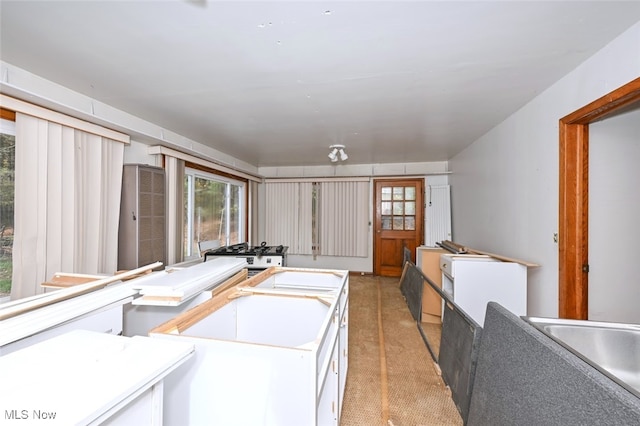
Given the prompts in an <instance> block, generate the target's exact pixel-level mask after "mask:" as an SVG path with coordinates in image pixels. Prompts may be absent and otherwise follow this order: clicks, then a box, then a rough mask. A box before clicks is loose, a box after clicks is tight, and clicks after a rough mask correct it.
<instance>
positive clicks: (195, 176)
mask: <svg viewBox="0 0 640 426" xmlns="http://www.w3.org/2000/svg"><path fill="white" fill-rule="evenodd" d="M245 188H246V184H245V183H244V182H240V181H236V180H233V179H231V178H226V177H224V176H219V175H215V174H213V173H207V172H203V171H201V170H196V169H191V168H186V169H185V178H184V206H185V210H184V236H185V238H184V248H183V250H184V258H185V259H189V258H194V257H197V256H198V255H199V250H198V243H199V242H200V241H211V240H217V241H219V242H220V245H221V246H226V245H231V244H238V243H241V242H244V240H245V230H244V217H245V216H246V214H245V210H246V207H245V202H244V200H245V192H246V190H245Z"/></svg>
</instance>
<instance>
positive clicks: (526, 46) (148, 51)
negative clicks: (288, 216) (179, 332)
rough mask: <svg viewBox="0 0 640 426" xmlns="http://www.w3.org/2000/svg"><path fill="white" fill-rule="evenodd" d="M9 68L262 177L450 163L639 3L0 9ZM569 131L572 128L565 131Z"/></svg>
mask: <svg viewBox="0 0 640 426" xmlns="http://www.w3.org/2000/svg"><path fill="white" fill-rule="evenodd" d="M0 8H1V9H0V16H1V22H0V24H1V29H0V37H1V40H0V42H1V44H0V59H1V60H2V61H4V62H7V63H9V64H12V65H15V66H17V67H20V68H23V69H25V70H28V71H30V72H32V73H34V74H37V75H39V76H41V77H44V78H46V79H48V80H51V81H54V82H56V83H59V84H61V85H63V86H66V87H68V88H70V89H73V90H75V91H77V92H80V93H83V94H85V95H87V96H90V97H92V98H94V99H97V100H99V101H102V102H105V103H107V104H109V105H112V106H114V107H116V108H118V109H120V110H123V111H126V112H129V113H131V114H134V115H136V116H138V117H141V118H143V119H145V120H148V121H151V122H153V123H155V124H158V125H160V126H162V127H164V128H166V129H169V130H172V131H174V132H176V133H178V134H180V135H182V136H185V137H187V138H189V139H191V140H194V141H196V142H199V143H202V144H205V145H210V146H211V147H213V148H215V149H217V150H218V151H221V152H224V153H226V154H229V155H232V156H234V157H236V158H237V159H240V160H242V161H245V162H248V163H250V164H253V165H255V166H258V167H262V166H287V165H297V166H300V165H318V164H324V165H326V164H330V163H329V159H328V158H327V154H328V152H329V149H328V147H329V145H331V144H334V143H341V144H344V145H346V147H347V149H346V151H347V152H348V154H349V160H348V162H349V163H352V164H369V163H403V162H426V161H445V160H448V159H449V158H451V157H452V156H454V155H456V154H457V153H458V152H460V151H461V150H463V149H464V148H465V147H466V146H468V145H469V144H470V143H471V142H473V141H474V140H475V139H477V138H478V137H480V136H481V135H482V134H484V133H485V132H487V131H488V130H489V129H491V128H492V127H493V126H495V125H496V124H498V123H500V122H501V121H502V120H504V119H505V118H506V117H507V116H509V115H510V114H512V113H513V112H515V111H516V110H517V109H519V108H520V107H522V106H523V105H524V104H525V103H526V102H528V101H529V100H531V99H532V98H533V97H535V96H536V95H537V94H539V93H540V92H541V91H543V90H544V89H545V88H547V87H549V86H550V85H551V84H553V83H554V82H555V81H557V80H558V79H559V78H561V77H562V76H563V75H565V74H566V73H568V72H569V71H571V70H572V69H573V68H575V67H576V66H577V65H578V64H580V63H581V62H583V61H584V60H585V59H587V58H588V57H589V56H591V55H592V54H593V53H595V52H596V51H597V50H599V49H600V48H602V47H603V46H604V45H606V44H607V43H608V42H609V41H611V40H612V39H613V38H615V37H616V36H617V35H619V34H620V33H622V32H623V31H624V30H626V29H627V28H629V27H630V26H631V25H633V24H634V23H636V22H638V21H640V2H637V1H622V2H615V1H596V2H584V1H575V0H574V1H547V2H538V1H524V2H515V1H473V2H462V1H411V2H403V1H374V2H371V1H342V2H312V1H286V2H272V1H258V2H246V1H233V2H231V1H230V2H221V1H213V0H194V1H186V0H185V1H180V0H165V1H137V2H132V1H114V0H110V1H91V0H86V1H54V0H48V1H43V2H37V1H5V0H1V1H0ZM558 118H560V117H558Z"/></svg>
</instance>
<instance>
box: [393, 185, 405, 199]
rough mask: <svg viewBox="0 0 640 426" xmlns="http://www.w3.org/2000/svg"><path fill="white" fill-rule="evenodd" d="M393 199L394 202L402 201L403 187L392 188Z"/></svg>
mask: <svg viewBox="0 0 640 426" xmlns="http://www.w3.org/2000/svg"><path fill="white" fill-rule="evenodd" d="M393 199H394V200H403V199H404V187H403V186H394V187H393Z"/></svg>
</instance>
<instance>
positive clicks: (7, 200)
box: [0, 111, 16, 299]
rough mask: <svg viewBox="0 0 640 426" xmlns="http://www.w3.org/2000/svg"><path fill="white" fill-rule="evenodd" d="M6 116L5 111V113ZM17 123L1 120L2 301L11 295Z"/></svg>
mask: <svg viewBox="0 0 640 426" xmlns="http://www.w3.org/2000/svg"><path fill="white" fill-rule="evenodd" d="M3 116H4V111H3ZM15 134H16V131H15V121H12V120H5V119H2V120H0V299H2V298H4V297H7V296H9V295H10V293H11V275H12V272H13V264H12V257H11V254H12V248H13V194H14V176H15V152H16V150H15V147H16V138H15Z"/></svg>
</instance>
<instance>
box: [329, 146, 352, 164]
mask: <svg viewBox="0 0 640 426" xmlns="http://www.w3.org/2000/svg"><path fill="white" fill-rule="evenodd" d="M329 149H330V150H331V152H329V155H328V157H329V160H331V162H332V163H335V162H337V161H338V160H340V161H345V160H346V159H348V158H349V156H348V155H347V153H346V152H344V149H345V146H344V145H331V146H330V147H329Z"/></svg>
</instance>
